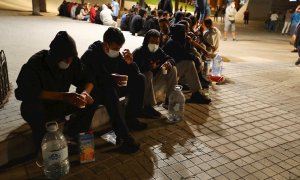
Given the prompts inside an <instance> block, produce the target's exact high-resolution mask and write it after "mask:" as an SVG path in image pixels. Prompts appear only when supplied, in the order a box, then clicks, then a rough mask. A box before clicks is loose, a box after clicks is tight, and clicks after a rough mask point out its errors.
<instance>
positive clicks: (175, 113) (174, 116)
mask: <svg viewBox="0 0 300 180" xmlns="http://www.w3.org/2000/svg"><path fill="white" fill-rule="evenodd" d="M184 105H185V97H184V95H183V93H182V86H180V85H176V86H175V89H174V91H173V92H172V93H171V94H170V96H169V106H168V122H177V121H180V120H182V119H183V116H184Z"/></svg>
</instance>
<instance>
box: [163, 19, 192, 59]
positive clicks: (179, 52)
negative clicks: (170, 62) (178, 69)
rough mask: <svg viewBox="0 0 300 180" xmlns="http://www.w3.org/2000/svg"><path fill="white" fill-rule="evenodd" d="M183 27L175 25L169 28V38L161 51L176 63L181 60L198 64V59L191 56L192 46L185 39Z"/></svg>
mask: <svg viewBox="0 0 300 180" xmlns="http://www.w3.org/2000/svg"><path fill="white" fill-rule="evenodd" d="M185 30H186V29H185V26H184V25H183V24H176V25H174V26H171V38H170V39H169V40H168V42H167V43H166V45H165V46H164V48H163V50H164V51H165V52H166V53H167V54H168V55H170V56H171V57H173V58H174V60H175V62H176V63H178V62H180V61H182V60H188V61H194V62H195V63H197V62H198V58H197V57H196V56H195V55H194V54H193V51H192V46H191V44H190V43H188V42H187V41H186V39H185Z"/></svg>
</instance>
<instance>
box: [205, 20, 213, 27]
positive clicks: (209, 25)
mask: <svg viewBox="0 0 300 180" xmlns="http://www.w3.org/2000/svg"><path fill="white" fill-rule="evenodd" d="M204 25H205V26H206V27H207V28H211V27H212V25H213V22H212V20H211V19H205V20H204Z"/></svg>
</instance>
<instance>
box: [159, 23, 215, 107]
mask: <svg viewBox="0 0 300 180" xmlns="http://www.w3.org/2000/svg"><path fill="white" fill-rule="evenodd" d="M186 29H187V28H186V26H185V25H183V24H176V25H175V26H171V29H170V31H171V32H170V34H171V39H170V40H169V41H168V42H167V44H166V45H165V47H164V48H163V50H164V51H165V52H166V53H167V54H168V55H169V56H171V57H173V58H174V60H175V62H176V67H177V72H178V78H179V80H178V82H179V83H180V84H187V85H188V86H189V89H190V91H191V92H192V96H191V98H190V100H189V102H192V103H199V104H209V103H210V102H211V100H210V99H209V98H208V97H206V96H205V95H203V93H202V86H201V83H200V80H199V76H198V72H197V68H196V67H197V65H195V63H197V62H199V59H198V57H196V56H195V54H194V52H193V50H192V47H193V46H192V45H191V43H192V41H191V40H189V38H188V36H187V35H186Z"/></svg>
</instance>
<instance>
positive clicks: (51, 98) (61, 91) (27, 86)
mask: <svg viewBox="0 0 300 180" xmlns="http://www.w3.org/2000/svg"><path fill="white" fill-rule="evenodd" d="M71 84H72V85H75V86H76V87H77V88H78V93H76V92H68V91H69V88H70V86H71ZM17 85H18V87H17V89H16V90H15V95H16V98H17V99H18V100H20V101H22V104H21V115H22V117H23V118H24V120H25V121H26V122H27V123H28V124H29V125H30V127H31V129H32V135H33V139H34V143H35V148H36V153H38V152H39V151H40V147H41V142H42V139H43V137H44V135H45V133H46V128H45V124H46V123H47V122H49V121H53V120H55V121H56V120H60V119H63V118H64V117H65V116H66V115H69V114H71V113H74V112H76V116H77V117H78V118H76V119H73V120H74V121H72V122H70V123H68V124H69V128H70V130H71V131H69V132H67V133H68V135H69V136H72V137H76V136H77V135H78V133H79V132H85V131H88V130H89V128H90V123H91V120H92V117H93V113H94V109H95V106H94V105H93V99H92V98H91V96H90V95H89V93H90V92H91V90H92V89H93V84H92V81H90V80H89V79H88V78H87V76H86V71H84V69H83V66H82V64H81V63H80V60H79V59H78V57H77V50H76V44H75V41H74V40H73V39H72V37H70V36H69V35H68V33H67V32H65V31H60V32H58V33H57V35H56V36H55V38H54V39H53V41H52V42H51V44H50V50H42V51H40V52H38V53H36V54H35V55H33V56H32V57H31V58H30V59H29V60H28V62H27V63H26V64H24V65H23V67H22V69H21V71H20V74H19V76H18V78H17Z"/></svg>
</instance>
